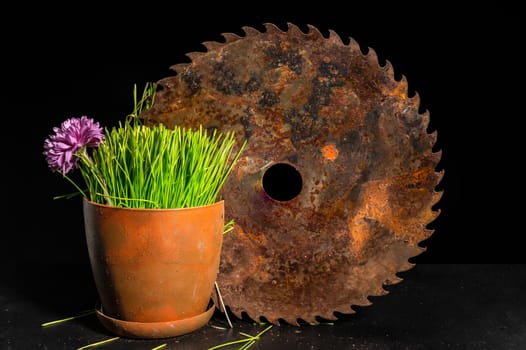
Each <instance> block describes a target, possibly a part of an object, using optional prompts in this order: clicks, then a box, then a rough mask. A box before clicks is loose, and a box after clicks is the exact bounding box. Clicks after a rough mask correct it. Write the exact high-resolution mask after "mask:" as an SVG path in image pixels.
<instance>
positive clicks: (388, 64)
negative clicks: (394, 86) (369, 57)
mask: <svg viewBox="0 0 526 350" xmlns="http://www.w3.org/2000/svg"><path fill="white" fill-rule="evenodd" d="M382 69H383V70H384V72H386V73H387V74H388V75H389V77H390V78H391V79H393V80H394V68H393V65H392V64H391V62H389V60H385V64H384V65H383V66H382Z"/></svg>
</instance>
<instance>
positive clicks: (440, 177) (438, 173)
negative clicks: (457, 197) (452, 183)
mask: <svg viewBox="0 0 526 350" xmlns="http://www.w3.org/2000/svg"><path fill="white" fill-rule="evenodd" d="M438 152H440V154H442V151H438ZM438 152H436V153H438ZM444 174H445V171H444V169H442V170H440V171H436V172H435V175H436V176H437V180H436V183H437V185H438V184H439V183H440V182H442V179H443V178H444ZM440 192H444V191H440Z"/></svg>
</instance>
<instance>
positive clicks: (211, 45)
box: [201, 41, 224, 51]
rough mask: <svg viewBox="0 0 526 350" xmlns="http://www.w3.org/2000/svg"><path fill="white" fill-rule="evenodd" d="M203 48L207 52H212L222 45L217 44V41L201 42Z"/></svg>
mask: <svg viewBox="0 0 526 350" xmlns="http://www.w3.org/2000/svg"><path fill="white" fill-rule="evenodd" d="M201 44H202V45H203V46H204V47H206V49H207V50H208V51H212V50H215V49H217V48H219V47H221V46H223V45H224V44H222V43H218V42H217V41H203V42H202V43H201Z"/></svg>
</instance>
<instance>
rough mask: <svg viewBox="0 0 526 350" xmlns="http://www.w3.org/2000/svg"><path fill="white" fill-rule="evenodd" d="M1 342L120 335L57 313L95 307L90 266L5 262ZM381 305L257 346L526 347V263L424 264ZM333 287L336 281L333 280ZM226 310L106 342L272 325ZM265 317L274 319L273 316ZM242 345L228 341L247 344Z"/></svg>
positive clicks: (185, 342) (69, 341)
mask: <svg viewBox="0 0 526 350" xmlns="http://www.w3.org/2000/svg"><path fill="white" fill-rule="evenodd" d="M2 275H3V277H2V282H1V284H0V305H1V312H0V349H77V348H80V347H82V346H85V345H88V344H91V343H94V342H98V341H102V340H105V339H110V338H112V337H114V335H112V334H110V333H108V332H107V331H106V330H105V329H104V328H103V327H102V326H101V324H100V323H99V321H98V320H97V318H96V316H95V315H93V314H92V315H89V316H85V317H81V318H77V319H74V320H71V321H68V322H65V323H62V324H59V325H55V326H50V327H41V324H42V323H44V322H47V321H53V320H57V319H62V318H66V317H69V316H75V315H77V314H79V313H80V312H82V311H83V310H86V309H93V307H94V304H95V302H96V299H97V294H96V290H95V287H94V283H93V280H92V277H91V271H90V268H89V266H85V265H66V264H64V265H61V264H55V265H45V264H36V265H34V266H29V265H9V264H7V265H6V264H4V265H3V266H2ZM399 275H400V276H401V277H403V278H404V280H403V281H402V282H401V283H399V284H397V285H394V286H389V287H387V289H388V290H389V292H390V293H389V294H388V295H385V296H380V297H371V298H370V299H371V301H372V302H373V305H371V306H367V307H356V308H355V310H356V313H355V314H352V315H338V316H340V318H339V320H338V321H335V322H334V323H333V324H321V325H316V326H313V325H309V324H304V325H301V326H300V327H296V326H290V325H287V324H283V325H280V326H272V328H271V329H270V330H269V331H268V332H266V333H265V334H263V335H262V336H261V337H260V339H259V341H257V342H256V343H255V344H254V345H253V346H251V349H286V350H291V349H506V350H512V349H526V292H525V291H526V264H491V265H488V264H486V265H482V264H419V265H416V266H415V267H414V268H413V269H411V270H409V271H406V272H403V273H400V274H399ZM327 288H330V286H327ZM231 319H232V321H233V326H234V328H233V329H228V328H227V322H226V319H225V317H224V315H223V314H221V313H219V312H216V313H215V314H214V316H213V317H212V319H211V320H210V322H209V324H208V325H206V326H204V327H203V328H201V329H199V330H197V331H195V332H193V333H190V334H187V335H183V336H179V337H174V338H169V339H161V340H132V339H123V338H120V339H117V340H115V341H113V342H111V343H107V344H105V345H101V346H100V347H98V348H101V349H108V350H110V349H111V350H114V349H141V350H147V349H153V348H155V347H157V346H159V345H162V344H167V345H166V347H164V349H177V350H182V349H209V348H211V347H213V346H215V345H219V344H222V343H225V342H228V341H234V340H238V339H243V338H244V336H243V335H242V334H240V332H244V333H247V334H251V335H255V334H257V333H258V332H260V331H262V330H263V329H265V328H266V327H268V324H261V323H256V322H254V321H253V320H249V319H237V318H235V317H234V316H231ZM263 321H264V320H263ZM241 345H242V344H238V345H237V346H230V347H225V348H223V349H227V350H228V349H239V348H240V347H241Z"/></svg>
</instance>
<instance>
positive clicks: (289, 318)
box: [277, 317, 300, 327]
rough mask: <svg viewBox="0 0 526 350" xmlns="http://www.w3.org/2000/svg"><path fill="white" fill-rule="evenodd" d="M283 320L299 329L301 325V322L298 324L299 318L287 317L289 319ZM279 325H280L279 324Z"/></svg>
mask: <svg viewBox="0 0 526 350" xmlns="http://www.w3.org/2000/svg"><path fill="white" fill-rule="evenodd" d="M282 320H283V321H284V322H286V323H288V324H290V325H292V326H297V327H299V325H300V324H299V322H298V318H297V317H292V318H291V317H287V318H282ZM277 325H279V323H278V324H277Z"/></svg>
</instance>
